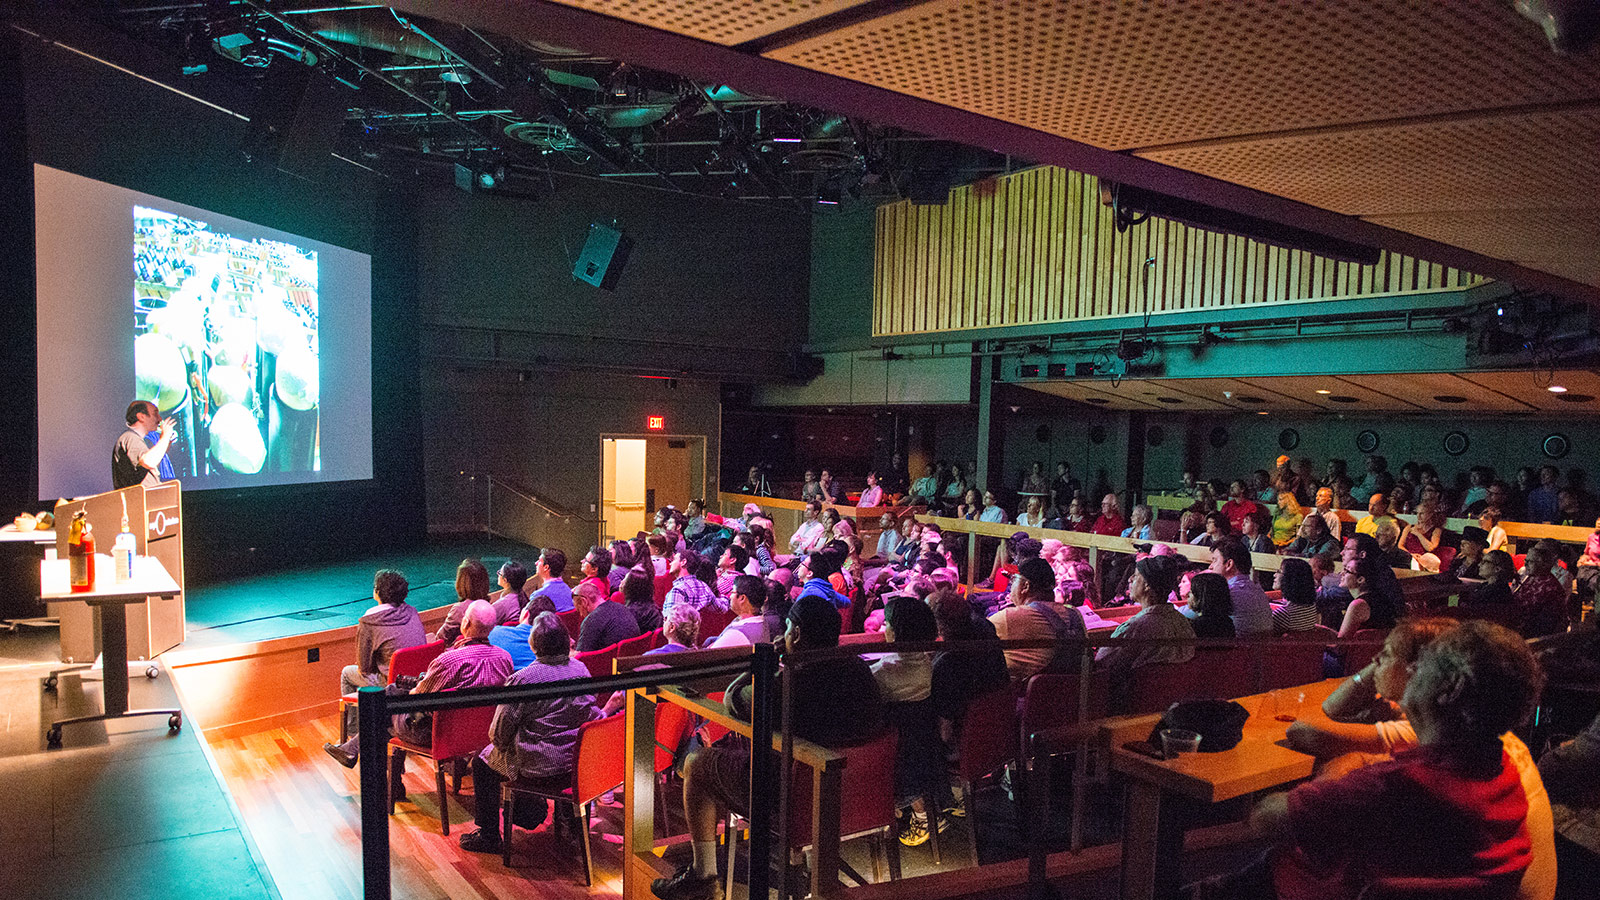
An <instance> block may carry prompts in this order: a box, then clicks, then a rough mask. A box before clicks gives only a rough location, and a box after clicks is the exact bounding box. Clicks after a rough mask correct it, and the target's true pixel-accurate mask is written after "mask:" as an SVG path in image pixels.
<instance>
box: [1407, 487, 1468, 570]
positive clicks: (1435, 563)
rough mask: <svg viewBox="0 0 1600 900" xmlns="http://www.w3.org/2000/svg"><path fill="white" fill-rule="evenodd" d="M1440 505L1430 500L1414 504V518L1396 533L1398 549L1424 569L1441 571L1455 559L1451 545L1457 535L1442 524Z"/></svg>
mask: <svg viewBox="0 0 1600 900" xmlns="http://www.w3.org/2000/svg"><path fill="white" fill-rule="evenodd" d="M1444 522H1445V516H1444V508H1443V507H1441V506H1436V505H1433V504H1430V503H1425V504H1423V505H1421V506H1419V507H1417V521H1416V523H1415V524H1409V525H1407V526H1406V527H1405V528H1404V529H1403V530H1402V531H1401V533H1400V549H1401V550H1404V551H1405V552H1406V553H1407V554H1409V555H1410V556H1411V558H1412V559H1414V560H1416V562H1417V567H1418V568H1420V569H1421V570H1422V571H1424V572H1441V571H1446V570H1448V569H1449V567H1450V563H1451V561H1452V560H1454V559H1455V555H1456V548H1455V547H1453V546H1451V543H1452V541H1453V540H1456V539H1458V536H1456V535H1454V534H1452V533H1451V532H1450V531H1448V530H1447V529H1446V528H1445V527H1444Z"/></svg>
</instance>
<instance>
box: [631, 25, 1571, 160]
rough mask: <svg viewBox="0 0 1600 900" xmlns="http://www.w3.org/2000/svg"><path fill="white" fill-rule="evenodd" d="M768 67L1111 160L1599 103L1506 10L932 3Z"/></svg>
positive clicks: (783, 53)
mask: <svg viewBox="0 0 1600 900" xmlns="http://www.w3.org/2000/svg"><path fill="white" fill-rule="evenodd" d="M605 5H607V6H609V5H610V4H605ZM767 55H768V56H769V57H771V58H773V59H778V60H783V61H786V62H791V63H795V64H797V65H801V66H805V67H807V68H811V69H817V70H820V71H825V72H829V73H832V74H835V75H840V76H843V77H846V78H851V79H854V80H857V81H862V82H866V83H868V84H873V85H877V86H880V87H883V88H887V89H890V90H894V91H899V92H901V93H905V94H910V95H913V96H916V97H921V98H925V99H928V100H933V101H936V102H939V103H943V104H946V105H949V106H954V107H958V108H962V109H968V110H972V111H975V112H978V113H981V114H984V115H988V116H991V117H994V118H998V119H1002V120H1005V121H1009V122H1014V123H1018V124H1021V125H1026V126H1030V127H1033V128H1037V129H1040V130H1042V131H1046V132H1050V133H1053V134H1057V135H1061V136H1063V137H1068V138H1071V139H1073V140H1078V141H1082V142H1085V143H1088V144H1092V145H1095V146H1098V147H1105V148H1114V149H1126V148H1137V147H1153V146H1159V145H1164V144H1170V143H1178V142H1185V141H1195V140H1202V139H1208V138H1216V137H1223V136H1236V135H1248V134H1264V133H1271V132H1278V131H1284V130H1288V129H1297V128H1309V127H1317V126H1326V125H1336V124H1347V123H1354V122H1367V121H1375V120H1389V119H1398V118H1405V117H1413V116H1422V115H1433V114H1440V113H1450V112H1458V111H1463V110H1471V109H1483V108H1500V107H1512V106H1521V105H1530V104H1543V103H1551V102H1559V101H1565V100H1574V99H1585V98H1592V97H1600V65H1596V64H1595V63H1596V61H1597V60H1600V50H1595V49H1591V50H1590V51H1588V52H1587V53H1586V54H1585V55H1583V56H1581V57H1577V58H1571V59H1562V58H1559V57H1556V56H1554V55H1553V54H1552V53H1551V52H1550V50H1549V48H1548V46H1547V45H1546V43H1545V41H1544V38H1543V36H1542V34H1541V33H1540V32H1539V30H1538V29H1537V28H1536V27H1534V26H1533V25H1532V24H1531V23H1529V22H1527V21H1526V20H1524V19H1522V18H1520V17H1519V16H1518V15H1517V13H1516V12H1515V11H1514V10H1513V9H1512V7H1511V4H1510V3H1509V2H1506V0H1459V2H1452V3H1433V2H1416V0H1332V2H1323V3H1309V2H1302V0H1281V2H1275V0H1229V2H1220V0H1170V2H1144V3H1122V2H1118V3H1112V2H1105V0H1032V2H1001V0H934V2H930V3H924V4H919V5H916V6H914V7H912V8H910V9H907V10H903V11H900V12H896V13H892V14H889V15H885V16H881V17H878V18H876V19H871V20H868V21H866V22H862V23H859V24H856V25H851V26H846V27H843V28H840V29H838V30H835V31H832V32H829V33H827V34H824V35H821V36H818V37H815V38H812V39H809V40H805V41H801V42H798V43H795V44H792V45H789V46H787V47H780V48H777V49H774V50H772V51H770V52H769V53H768V54H767Z"/></svg>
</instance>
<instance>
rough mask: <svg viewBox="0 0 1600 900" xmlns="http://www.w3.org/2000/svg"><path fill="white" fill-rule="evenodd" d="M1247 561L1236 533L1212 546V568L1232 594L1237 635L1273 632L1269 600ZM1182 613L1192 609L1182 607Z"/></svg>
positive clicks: (1247, 554) (1185, 614)
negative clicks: (1226, 583) (1224, 581)
mask: <svg viewBox="0 0 1600 900" xmlns="http://www.w3.org/2000/svg"><path fill="white" fill-rule="evenodd" d="M1250 565H1251V563H1250V551H1249V550H1248V549H1247V548H1246V547H1245V545H1244V542H1243V541H1241V540H1239V539H1238V538H1236V537H1229V538H1226V539H1224V540H1221V541H1218V542H1217V543H1216V544H1214V545H1212V547H1211V571H1212V572H1215V573H1216V574H1218V575H1221V576H1222V577H1223V578H1225V579H1227V581H1228V593H1229V595H1231V596H1232V597H1233V629H1234V632H1235V633H1236V634H1238V636H1239V637H1249V636H1251V635H1257V634H1271V633H1272V603H1271V601H1269V600H1267V592H1266V591H1264V590H1262V589H1261V585H1260V583H1259V582H1257V581H1256V580H1255V578H1254V577H1253V576H1252V574H1251V571H1252V570H1251V568H1250ZM1183 615H1184V616H1187V617H1189V618H1194V615H1195V613H1194V612H1193V611H1192V610H1191V609H1185V610H1183Z"/></svg>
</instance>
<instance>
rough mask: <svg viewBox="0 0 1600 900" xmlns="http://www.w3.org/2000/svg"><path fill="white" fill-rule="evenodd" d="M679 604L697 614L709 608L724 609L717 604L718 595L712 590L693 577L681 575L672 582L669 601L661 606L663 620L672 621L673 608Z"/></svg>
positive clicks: (668, 595) (668, 596)
mask: <svg viewBox="0 0 1600 900" xmlns="http://www.w3.org/2000/svg"><path fill="white" fill-rule="evenodd" d="M679 603H683V604H686V605H688V607H689V608H690V609H693V610H694V611H695V612H699V611H700V610H702V609H704V608H705V607H707V606H713V607H716V608H717V609H721V608H722V604H720V603H718V602H717V595H716V594H713V593H711V588H710V587H709V586H707V585H706V583H705V582H704V581H701V580H700V579H698V578H696V577H694V576H693V575H680V576H678V578H677V580H676V581H673V582H672V589H671V590H669V591H667V599H666V601H665V602H663V603H662V604H661V618H662V619H663V620H671V618H672V608H673V607H674V606H676V605H678V604H679Z"/></svg>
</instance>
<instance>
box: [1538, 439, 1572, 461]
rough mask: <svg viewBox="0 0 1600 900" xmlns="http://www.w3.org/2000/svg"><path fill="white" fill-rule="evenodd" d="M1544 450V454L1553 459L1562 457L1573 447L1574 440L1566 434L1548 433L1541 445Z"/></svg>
mask: <svg viewBox="0 0 1600 900" xmlns="http://www.w3.org/2000/svg"><path fill="white" fill-rule="evenodd" d="M1539 446H1540V448H1541V449H1543V450H1544V455H1545V456H1548V457H1550V458H1551V459H1560V458H1562V457H1563V456H1566V455H1567V453H1568V451H1570V450H1571V449H1572V442H1571V441H1569V440H1567V436H1566V435H1564V434H1560V433H1556V434H1551V435H1546V436H1545V439H1544V442H1543V443H1542V444H1540V445H1539Z"/></svg>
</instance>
